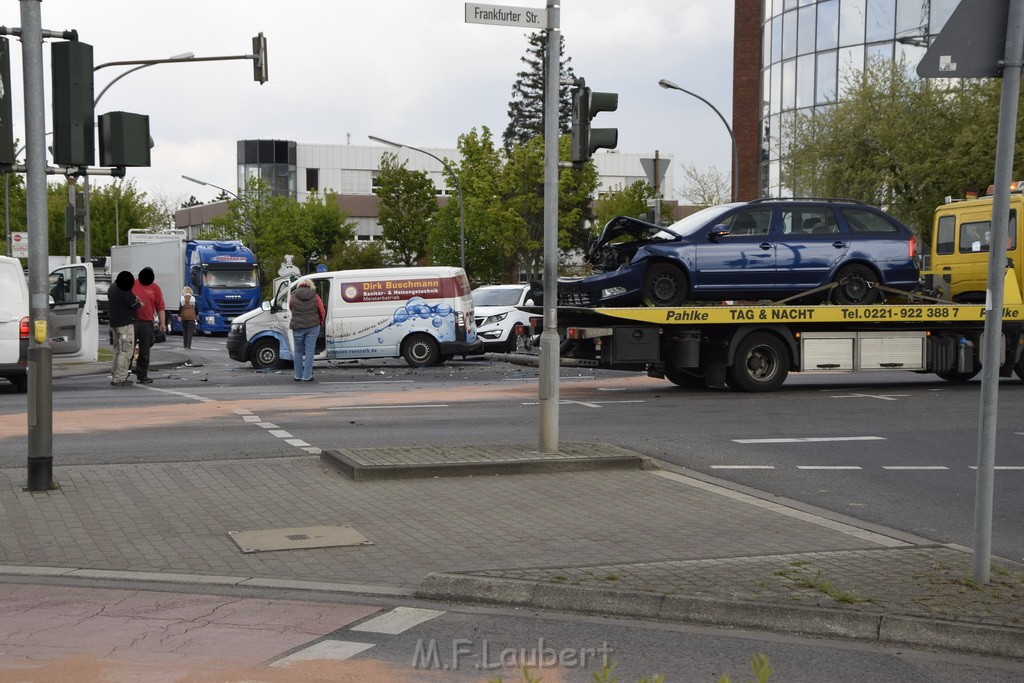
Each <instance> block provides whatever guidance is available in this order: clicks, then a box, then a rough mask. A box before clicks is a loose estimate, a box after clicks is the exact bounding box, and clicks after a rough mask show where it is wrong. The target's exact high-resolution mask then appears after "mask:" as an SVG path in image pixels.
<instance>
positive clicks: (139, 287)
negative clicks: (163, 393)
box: [132, 266, 167, 384]
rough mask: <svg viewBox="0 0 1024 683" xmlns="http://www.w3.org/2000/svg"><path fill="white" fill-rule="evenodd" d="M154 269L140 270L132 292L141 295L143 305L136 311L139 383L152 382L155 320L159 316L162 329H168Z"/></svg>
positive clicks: (163, 330)
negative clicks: (151, 354) (151, 350)
mask: <svg viewBox="0 0 1024 683" xmlns="http://www.w3.org/2000/svg"><path fill="white" fill-rule="evenodd" d="M154 280H156V276H155V275H154V274H153V269H152V268H150V267H149V266H147V267H145V268H143V269H142V270H140V271H139V276H138V277H137V278H136V279H135V285H134V286H133V287H132V293H133V294H135V296H137V297H139V301H141V302H142V306H141V307H140V308H139V309H138V310H137V311H135V339H136V341H137V342H138V343H139V358H138V360H136V361H135V377H136V379H137V381H138V383H139V384H152V383H153V380H152V379H150V378H149V348H150V347H151V346H152V345H153V320H154V319H156V318H159V320H160V331H161V332H166V331H167V314H166V313H165V312H164V308H165V307H164V293H163V292H162V291H161V290H160V285H158V284H157V283H156V282H154Z"/></svg>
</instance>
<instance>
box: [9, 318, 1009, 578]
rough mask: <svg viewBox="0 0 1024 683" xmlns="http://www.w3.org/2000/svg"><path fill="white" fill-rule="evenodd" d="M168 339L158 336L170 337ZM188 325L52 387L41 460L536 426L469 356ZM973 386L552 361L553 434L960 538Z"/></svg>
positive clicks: (494, 370)
mask: <svg viewBox="0 0 1024 683" xmlns="http://www.w3.org/2000/svg"><path fill="white" fill-rule="evenodd" d="M177 342H178V338H176V337H172V338H171V340H170V341H169V342H168V344H171V345H173V344H175V343H177ZM223 349H224V339H223V338H208V337H200V338H199V339H197V340H196V341H195V343H194V344H193V350H192V352H191V357H192V361H193V363H192V365H191V366H182V367H177V368H174V369H172V370H165V371H160V372H156V373H153V377H154V378H155V379H156V382H155V383H154V384H152V385H149V386H146V387H125V388H114V387H111V386H110V385H109V380H108V378H107V377H105V376H86V377H70V378H63V379H60V380H59V381H58V382H56V383H55V386H54V392H53V401H54V444H53V454H54V469H55V472H56V473H57V475H56V476H58V477H59V468H60V466H61V464H63V463H69V464H70V463H73V464H87V463H110V462H144V461H147V462H149V461H172V460H193V459H194V460H200V459H221V458H261V457H270V456H278V457H287V456H289V455H306V454H307V453H308V452H309V451H308V450H306V449H308V448H332V447H337V446H344V445H349V446H376V445H410V444H443V443H459V444H464V443H481V444H487V443H522V444H526V445H531V446H535V445H537V444H538V443H539V438H540V432H539V430H540V426H539V425H540V409H539V407H538V402H537V388H538V371H537V370H535V369H532V368H522V367H518V366H511V365H508V364H504V363H489V362H486V361H484V360H482V359H473V360H454V361H451V362H449V363H448V364H446V365H444V366H442V367H437V368H429V369H421V370H413V369H411V368H408V367H407V366H406V365H405V364H404V362H402V361H399V360H395V361H390V360H388V361H375V362H353V363H336V364H331V365H330V366H326V365H325V366H323V367H320V366H318V369H317V373H316V378H317V381H316V382H314V383H312V384H298V383H295V382H293V381H292V379H291V371H290V370H283V371H272V372H258V371H254V370H252V368H250V367H249V366H248V365H242V364H239V363H236V362H234V361H231V360H230V359H228V358H227V355H226V353H225V352H224V350H223ZM979 389H980V383H979V382H978V381H974V382H970V383H968V384H966V385H953V384H948V383H946V382H943V381H941V380H938V379H937V378H934V377H933V376H929V375H915V374H908V373H879V374H868V373H861V374H857V375H815V376H793V377H791V378H790V380H789V381H787V384H786V386H785V387H784V389H783V390H782V391H781V392H778V393H774V394H742V393H736V392H731V391H692V390H683V389H679V388H677V387H675V386H673V385H671V384H669V383H668V382H665V381H662V380H654V379H651V378H646V377H643V376H640V375H636V374H626V373H612V372H608V371H590V370H577V369H563V370H562V373H561V389H560V398H561V405H560V406H559V417H560V424H559V434H558V437H559V439H560V440H564V441H587V440H601V441H607V442H610V443H614V444H617V445H622V446H625V447H629V448H632V449H634V450H636V451H639V452H641V453H644V454H646V455H650V456H652V457H655V458H659V459H662V460H666V461H669V462H672V463H674V464H676V465H679V466H682V467H686V468H689V469H691V470H693V471H695V472H699V473H702V474H704V475H707V476H713V477H716V478H719V479H723V480H727V481H729V482H734V483H736V484H740V485H745V486H750V487H753V488H756V489H759V490H762V491H766V492H769V493H771V494H775V495H778V496H782V497H785V498H789V499H792V500H796V501H801V502H804V503H807V504H811V505H815V506H818V507H822V508H826V509H829V510H833V511H835V512H838V513H842V514H846V515H849V516H851V517H855V518H858V519H861V520H865V521H868V522H874V523H878V524H882V525H886V526H891V527H895V528H898V529H902V530H905V531H909V532H912V533H915V534H918V535H920V536H924V537H927V538H932V539H935V540H936V541H940V542H953V543H960V544H962V545H965V546H971V545H973V542H974V541H973V535H974V534H973V527H974V501H975V485H976V470H975V469H973V467H974V465H975V462H976V458H977V449H978V445H977V439H978V421H979V416H978V409H979V408H978V406H979V404H978V401H979ZM1022 404H1024V383H1022V382H1020V381H1018V380H1007V381H1005V382H1004V383H1003V386H1002V390H1001V392H1000V400H999V421H998V424H999V431H998V437H997V454H996V464H997V467H998V468H1000V469H998V470H997V472H996V477H995V482H996V486H995V509H994V521H993V552H994V553H996V554H997V555H1001V556H1005V557H1008V558H1011V559H1015V560H1018V561H1019V560H1022V559H1024V533H1022V532H1024V498H1022V497H1021V496H1020V495H1019V492H1020V490H1021V488H1022V486H1024V410H1022V408H1024V405H1022ZM24 411H25V402H24V396H23V395H18V394H14V393H13V392H12V391H10V390H9V389H7V387H0V466H3V467H23V466H24V465H25V458H26V453H27V445H26V441H25V431H26V430H25V428H24V425H25V417H24Z"/></svg>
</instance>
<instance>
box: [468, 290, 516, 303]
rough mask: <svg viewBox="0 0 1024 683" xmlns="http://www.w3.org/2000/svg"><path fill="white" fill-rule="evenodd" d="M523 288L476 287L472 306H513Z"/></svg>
mask: <svg viewBox="0 0 1024 683" xmlns="http://www.w3.org/2000/svg"><path fill="white" fill-rule="evenodd" d="M522 295H523V290H521V289H515V288H501V289H477V290H475V291H474V292H473V305H474V306H515V305H516V304H518V303H519V299H520V297H521V296H522Z"/></svg>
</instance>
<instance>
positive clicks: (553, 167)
mask: <svg viewBox="0 0 1024 683" xmlns="http://www.w3.org/2000/svg"><path fill="white" fill-rule="evenodd" d="M558 2H559V0H547V10H548V24H547V25H548V35H547V55H546V56H547V76H546V78H545V79H544V330H543V332H541V335H540V394H539V399H540V450H541V452H542V453H557V452H558V400H559V394H558V389H559V387H558V367H559V346H560V344H559V339H558V130H559V127H558V86H559V77H560V69H559V67H560V63H559V47H560V40H559V38H560V36H561V33H560V31H559V19H560V11H559V6H558V4H557V3H558Z"/></svg>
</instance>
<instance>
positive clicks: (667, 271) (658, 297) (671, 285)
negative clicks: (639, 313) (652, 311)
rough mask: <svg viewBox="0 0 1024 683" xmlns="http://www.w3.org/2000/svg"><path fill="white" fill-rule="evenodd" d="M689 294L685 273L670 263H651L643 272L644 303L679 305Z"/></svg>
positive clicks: (650, 304) (651, 304)
mask: <svg viewBox="0 0 1024 683" xmlns="http://www.w3.org/2000/svg"><path fill="white" fill-rule="evenodd" d="M689 294H690V284H689V282H687V280H686V275H685V274H684V273H683V271H681V270H679V269H678V268H676V267H675V266H673V265H672V264H670V263H652V264H651V265H649V266H647V271H646V272H645V273H644V303H646V304H647V305H648V306H681V305H682V304H683V302H685V301H686V299H687V297H688V296H689Z"/></svg>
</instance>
